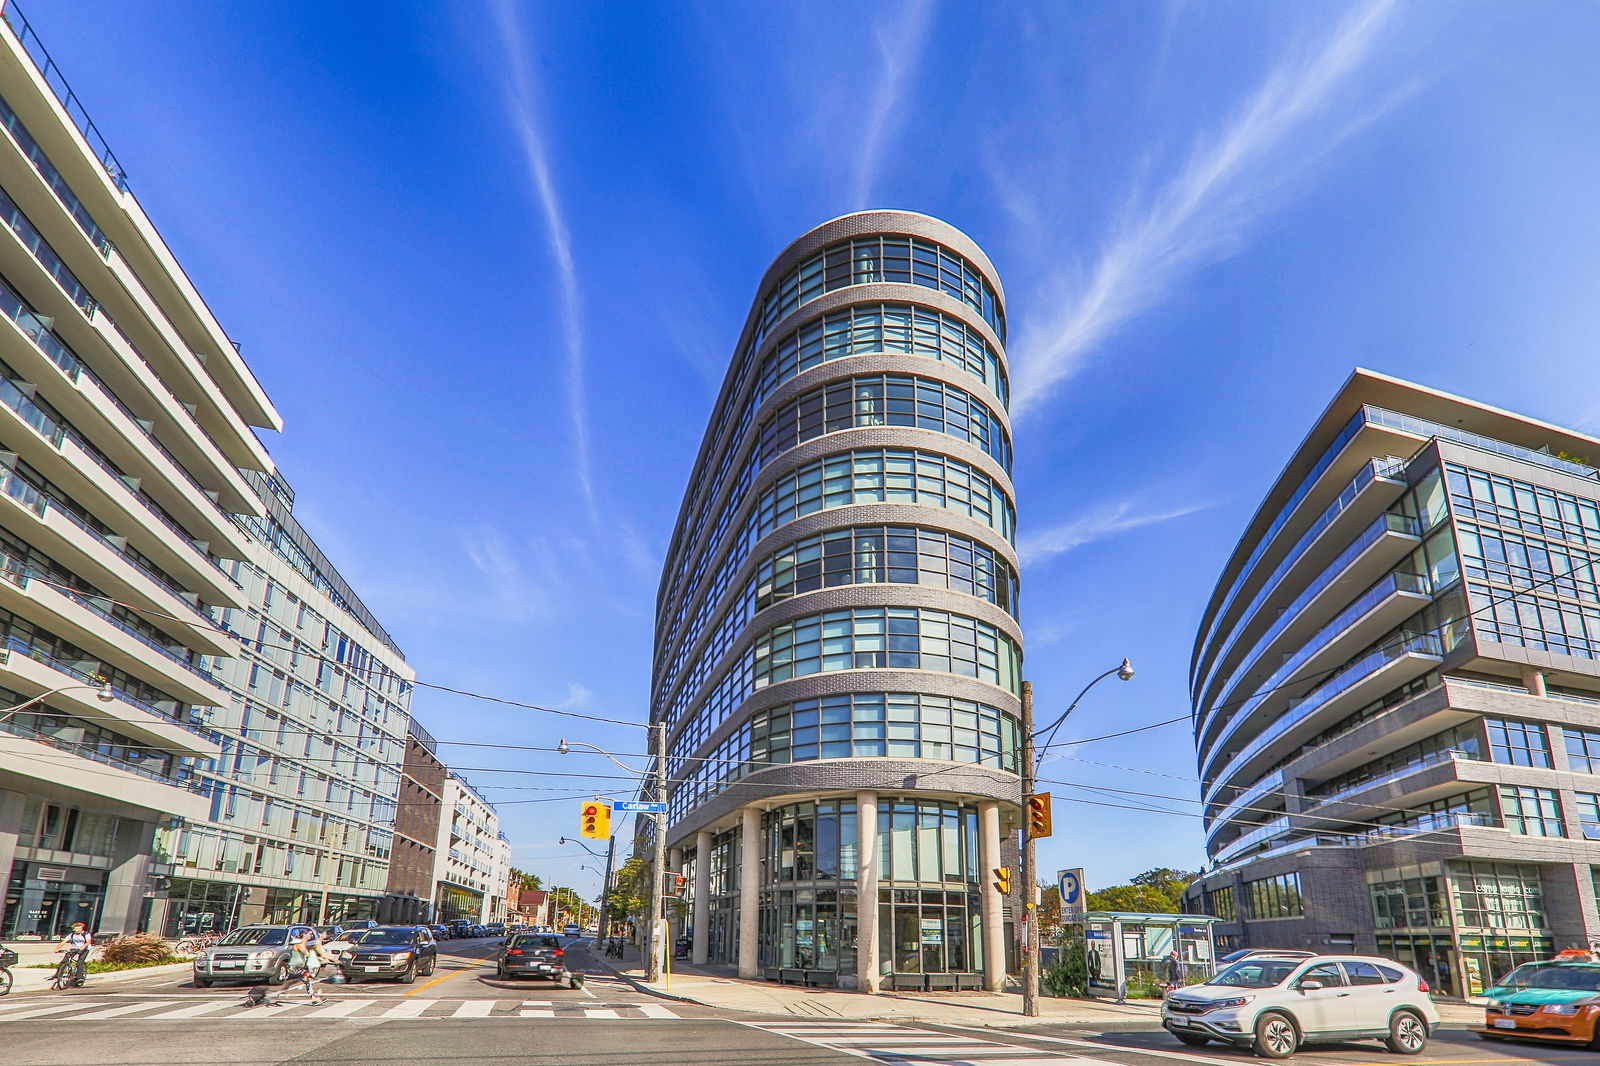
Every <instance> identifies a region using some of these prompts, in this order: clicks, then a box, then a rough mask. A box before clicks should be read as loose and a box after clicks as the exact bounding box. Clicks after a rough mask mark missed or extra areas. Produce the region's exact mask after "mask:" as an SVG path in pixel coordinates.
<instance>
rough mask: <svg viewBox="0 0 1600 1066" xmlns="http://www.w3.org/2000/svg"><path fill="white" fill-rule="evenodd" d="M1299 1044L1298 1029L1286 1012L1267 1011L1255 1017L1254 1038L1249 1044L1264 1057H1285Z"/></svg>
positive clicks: (1291, 1053) (1292, 1052)
mask: <svg viewBox="0 0 1600 1066" xmlns="http://www.w3.org/2000/svg"><path fill="white" fill-rule="evenodd" d="M1299 1046H1300V1031H1299V1030H1298V1029H1296V1028H1295V1027H1294V1022H1292V1021H1290V1020H1289V1016H1288V1015H1286V1014H1279V1013H1278V1012H1277V1011H1267V1012H1266V1013H1265V1014H1263V1015H1262V1016H1261V1017H1259V1018H1257V1019H1256V1038H1255V1041H1254V1043H1253V1044H1252V1045H1251V1050H1253V1051H1254V1052H1255V1053H1256V1054H1257V1055H1260V1056H1261V1057H1262V1058H1264V1059H1286V1058H1288V1057H1289V1056H1290V1055H1293V1054H1294V1051H1295V1048H1297V1047H1299Z"/></svg>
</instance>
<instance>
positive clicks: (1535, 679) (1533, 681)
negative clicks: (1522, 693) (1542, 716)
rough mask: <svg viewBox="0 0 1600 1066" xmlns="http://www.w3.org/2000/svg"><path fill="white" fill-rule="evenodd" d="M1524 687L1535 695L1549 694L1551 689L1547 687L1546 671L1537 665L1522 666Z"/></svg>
mask: <svg viewBox="0 0 1600 1066" xmlns="http://www.w3.org/2000/svg"><path fill="white" fill-rule="evenodd" d="M1522 687H1523V688H1525V689H1527V690H1528V691H1529V692H1530V693H1532V694H1533V695H1535V696H1547V695H1549V691H1548V690H1547V689H1546V688H1545V683H1544V671H1543V670H1540V669H1539V668H1538V667H1536V666H1524V667H1523V668H1522Z"/></svg>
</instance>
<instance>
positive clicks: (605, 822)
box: [579, 800, 611, 840]
mask: <svg viewBox="0 0 1600 1066" xmlns="http://www.w3.org/2000/svg"><path fill="white" fill-rule="evenodd" d="M579 831H580V832H581V833H582V835H584V836H586V837H593V838H594V839H596V840H608V839H610V837H611V808H610V807H608V806H606V805H605V804H604V803H600V802H598V801H597V800H590V801H589V802H588V803H585V804H584V805H583V818H582V820H581V825H580V828H579Z"/></svg>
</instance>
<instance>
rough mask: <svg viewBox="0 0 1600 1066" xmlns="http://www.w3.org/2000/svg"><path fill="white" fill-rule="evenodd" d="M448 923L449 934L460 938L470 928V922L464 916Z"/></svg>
mask: <svg viewBox="0 0 1600 1066" xmlns="http://www.w3.org/2000/svg"><path fill="white" fill-rule="evenodd" d="M449 925H450V932H451V934H452V935H454V936H457V937H461V938H465V937H466V936H467V931H468V930H469V929H471V928H472V923H471V922H469V921H467V920H466V919H465V918H457V919H456V920H454V921H452V922H450V923H449Z"/></svg>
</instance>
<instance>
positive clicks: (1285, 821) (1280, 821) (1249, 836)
mask: <svg viewBox="0 0 1600 1066" xmlns="http://www.w3.org/2000/svg"><path fill="white" fill-rule="evenodd" d="M1288 832H1289V816H1288V815H1284V816H1283V817H1281V818H1274V819H1273V820H1272V821H1270V822H1267V823H1266V824H1265V825H1259V826H1257V827H1256V828H1254V829H1251V830H1249V831H1248V832H1246V833H1243V834H1241V835H1240V836H1238V837H1235V838H1234V839H1233V840H1230V841H1228V843H1226V844H1224V845H1223V846H1222V847H1221V848H1218V849H1217V850H1216V851H1215V852H1214V853H1213V854H1212V858H1213V859H1214V860H1215V861H1216V862H1229V861H1230V860H1232V859H1236V858H1240V857H1242V855H1243V853H1244V852H1247V851H1249V850H1250V849H1251V848H1254V847H1258V846H1259V845H1261V844H1264V843H1267V842H1269V841H1271V840H1273V839H1274V838H1276V837H1280V836H1283V835H1284V834H1285V833H1288Z"/></svg>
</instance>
